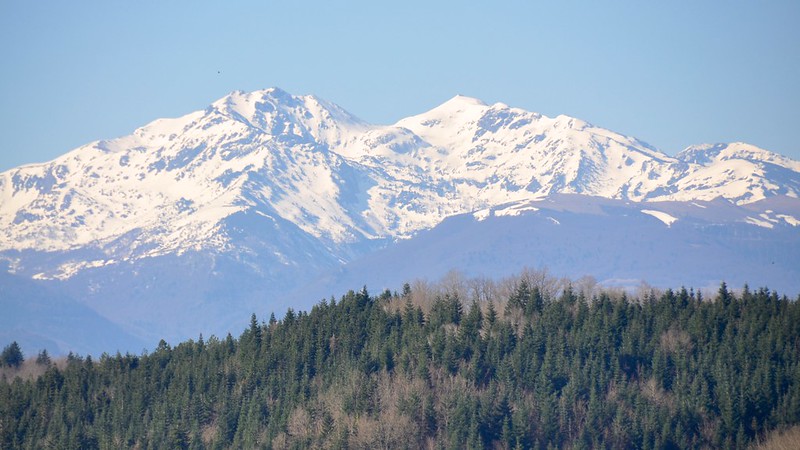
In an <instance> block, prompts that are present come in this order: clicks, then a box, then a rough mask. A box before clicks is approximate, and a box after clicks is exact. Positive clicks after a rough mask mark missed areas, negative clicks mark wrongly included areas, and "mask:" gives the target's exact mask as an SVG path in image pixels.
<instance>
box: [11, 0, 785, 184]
mask: <svg viewBox="0 0 800 450" xmlns="http://www.w3.org/2000/svg"><path fill="white" fill-rule="evenodd" d="M278 3H280V4H278ZM798 24H800V2H798V1H795V0H789V1H764V2H756V1H736V0H733V1H704V0H700V1H659V2H651V1H641V0H639V1H628V2H623V1H613V0H611V1H551V2H539V1H530V0H529V1H500V2H488V1H480V2H469V1H463V0H462V1H458V2H433V1H420V2H417V1H402V2H393V3H392V4H384V3H383V2H376V1H374V0H372V1H364V2H360V1H358V2H356V1H344V0H343V1H320V2H309V1H306V2H303V1H298V2H272V1H253V2H245V1H238V2H237V1H226V2H221V1H214V2H204V1H196V0H195V1H177V0H170V1H163V0H159V1H135V2H132V1H109V0H104V1H22V0H2V1H0V99H1V101H0V135H2V141H0V142H2V143H1V144H0V170H6V169H9V168H11V167H14V166H18V165H21V164H26V163H31V162H42V161H47V160H50V159H53V158H55V157H56V156H59V155H61V154H63V153H66V152H67V151H69V150H71V149H73V148H75V147H77V146H79V145H82V144H85V143H88V142H90V141H93V140H96V139H108V138H114V137H118V136H122V135H125V134H129V133H130V132H132V131H133V130H134V129H135V128H137V127H139V126H142V125H144V124H146V123H148V122H150V121H151V120H154V119H157V118H160V117H177V116H180V115H183V114H186V113H189V112H192V111H195V110H198V109H202V108H204V107H206V106H207V105H208V104H210V103H211V102H212V101H214V100H216V99H217V98H219V97H222V96H224V95H225V94H227V93H229V92H231V91H234V90H239V89H241V90H245V91H249V90H256V89H262V88H267V87H272V86H278V87H281V88H283V89H284V90H286V91H289V92H290V93H293V94H315V95H318V96H319V97H322V98H324V99H327V100H329V101H332V102H334V103H337V104H339V105H340V106H342V107H344V108H345V109H347V110H348V111H350V112H351V113H353V114H355V115H356V116H359V117H361V118H362V119H364V120H366V121H368V122H372V123H376V124H390V123H394V122H395V121H397V120H398V119H400V118H402V117H405V116H408V115H412V114H418V113H421V112H424V111H426V110H428V109H430V108H432V107H434V106H436V105H438V104H440V103H442V102H444V101H446V100H447V99H449V98H451V97H452V96H454V95H456V94H462V95H467V96H471V97H477V98H480V99H482V100H483V101H485V102H487V103H494V102H503V103H506V104H508V105H510V106H515V107H520V108H524V109H527V110H530V111H537V112H540V113H543V114H545V115H548V116H555V115H558V114H567V115H571V116H575V117H579V118H581V119H584V120H587V121H589V122H591V123H594V124H595V125H598V126H602V127H605V128H610V129H612V130H614V131H617V132H620V133H622V134H626V135H631V136H635V137H638V138H640V139H642V140H644V141H646V142H649V143H650V144H652V145H654V146H655V147H657V148H659V149H661V150H663V151H664V152H666V153H668V154H675V153H677V152H678V151H680V150H682V149H683V148H684V147H686V146H688V145H690V144H698V143H706V142H730V141H744V142H749V143H751V144H755V145H758V146H760V147H763V148H766V149H768V150H772V151H775V152H778V153H782V154H784V155H787V156H790V157H792V158H795V159H800V145H798V143H797V140H796V135H797V133H798V131H800V126H799V125H798V119H800V113H798V107H800V25H798Z"/></svg>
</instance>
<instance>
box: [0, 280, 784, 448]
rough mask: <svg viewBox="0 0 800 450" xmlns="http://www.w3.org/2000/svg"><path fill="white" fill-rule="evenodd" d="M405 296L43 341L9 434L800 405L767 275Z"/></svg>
mask: <svg viewBox="0 0 800 450" xmlns="http://www.w3.org/2000/svg"><path fill="white" fill-rule="evenodd" d="M411 296H412V293H411V290H410V287H409V286H408V285H406V286H404V287H403V292H402V294H401V295H400V296H398V295H397V294H392V293H391V292H389V291H385V292H384V293H382V294H381V295H380V296H379V297H370V296H369V294H368V293H367V291H366V288H365V289H363V290H361V291H359V292H352V291H351V292H349V293H348V294H347V295H345V296H343V297H342V298H341V299H340V300H339V301H338V302H336V301H333V300H331V301H329V302H328V301H323V302H321V303H319V304H317V305H316V306H314V307H313V308H312V310H311V311H310V312H296V311H293V310H291V309H290V310H289V311H287V313H286V316H285V317H284V319H283V320H282V321H278V320H276V319H275V317H274V316H271V317H270V319H269V321H268V322H267V323H263V322H262V323H259V322H258V320H257V318H256V316H255V314H254V315H253V316H252V317H251V321H250V326H249V327H248V328H247V329H246V330H244V332H243V333H242V335H241V336H240V337H239V338H238V339H234V338H233V337H232V336H230V335H228V336H227V337H226V338H224V339H221V340H220V339H218V338H216V337H214V336H212V337H210V338H208V339H207V340H203V338H202V336H201V337H200V339H199V340H198V341H196V342H195V341H188V342H184V343H180V344H178V345H176V346H174V347H171V346H170V345H169V344H167V343H166V342H164V341H161V342H160V343H159V345H158V346H157V347H156V349H155V350H154V351H153V352H152V353H150V354H144V355H138V356H137V355H130V354H128V355H120V354H117V355H115V356H110V355H103V356H102V357H101V358H100V359H99V360H97V361H94V360H92V359H91V358H88V357H87V358H82V357H80V356H77V355H70V356H69V357H68V358H67V359H66V360H61V361H50V358H49V356H47V354H46V353H45V352H42V353H40V354H39V357H37V359H36V360H37V363H38V364H37V367H39V369H38V370H39V371H40V374H39V375H36V376H30V377H28V378H26V379H23V378H20V377H8V376H6V377H5V379H4V381H3V382H0V448H12V449H13V448H184V449H215V448H485V449H492V448H505V449H511V448H523V449H528V448H541V449H545V448H702V447H708V448H743V447H745V446H747V445H748V444H749V443H751V442H752V441H753V440H754V439H755V438H756V436H760V435H763V434H764V433H765V432H767V431H769V430H772V429H775V428H779V427H782V426H786V425H791V424H797V423H800V304H798V302H796V301H789V300H787V299H786V298H785V297H784V298H779V297H778V295H777V294H775V293H773V292H770V291H768V290H766V289H760V290H758V291H750V290H749V289H747V288H746V289H744V290H743V292H742V293H741V295H738V294H735V293H733V292H731V291H729V290H728V289H727V287H726V286H724V285H723V286H722V287H721V288H720V290H719V293H718V296H717V297H716V298H715V299H712V300H710V301H702V300H701V299H700V298H699V297H698V296H697V295H695V293H694V292H693V291H687V290H686V289H681V290H680V291H677V292H673V291H667V292H665V293H664V294H662V295H661V296H655V295H648V296H647V297H646V298H643V299H641V300H638V299H637V300H630V299H628V298H626V297H625V296H624V295H622V296H620V295H616V296H614V295H611V294H609V293H599V294H597V295H596V296H595V297H592V298H590V299H589V298H585V297H583V296H582V294H579V293H575V292H573V291H572V290H571V289H565V290H564V291H563V292H562V293H561V294H560V295H558V296H556V297H555V298H550V297H549V296H548V295H546V294H544V293H543V291H541V290H540V289H539V288H537V287H533V286H530V285H527V284H519V285H518V286H517V288H516V289H515V290H514V291H513V294H512V296H511V297H510V298H509V299H507V300H508V301H507V302H505V301H503V299H499V300H500V302H499V303H500V304H501V305H502V304H503V303H505V307H504V308H500V311H504V312H500V313H498V312H497V310H496V309H495V304H494V303H492V302H485V301H484V302H483V303H479V302H470V303H469V304H468V305H463V304H462V302H461V301H460V300H459V298H458V296H456V295H442V296H439V297H436V298H435V299H434V300H432V301H431V302H430V303H429V304H426V305H423V306H424V308H421V307H420V306H417V305H415V304H414V303H412V301H411ZM423 310H429V311H430V313H429V314H427V315H425V314H423ZM15 361H18V362H16V363H15ZM22 361H23V360H22V355H21V352H19V347H18V346H15V344H11V345H9V346H8V347H6V350H4V352H3V363H4V364H5V365H8V366H14V367H18V366H19V365H20V364H22ZM6 370H7V369H6ZM7 373H8V372H6V374H7Z"/></svg>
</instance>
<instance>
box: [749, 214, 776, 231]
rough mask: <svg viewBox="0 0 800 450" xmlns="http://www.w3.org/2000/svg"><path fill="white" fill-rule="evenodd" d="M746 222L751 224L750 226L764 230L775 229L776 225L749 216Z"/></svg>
mask: <svg viewBox="0 0 800 450" xmlns="http://www.w3.org/2000/svg"><path fill="white" fill-rule="evenodd" d="M744 221H745V222H747V223H749V224H752V225H757V226H759V227H763V228H773V227H774V226H775V225H773V224H772V223H770V222H768V221H766V220H762V219H756V218H755V217H751V216H747V218H746V219H745V220H744Z"/></svg>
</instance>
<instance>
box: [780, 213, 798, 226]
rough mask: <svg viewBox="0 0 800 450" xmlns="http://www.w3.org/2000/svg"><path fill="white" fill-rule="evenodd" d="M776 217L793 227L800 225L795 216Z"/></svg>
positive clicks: (782, 215) (783, 215) (781, 215)
mask: <svg viewBox="0 0 800 450" xmlns="http://www.w3.org/2000/svg"><path fill="white" fill-rule="evenodd" d="M776 217H777V218H779V219H783V220H784V222H786V223H788V224H789V225H791V226H793V227H796V226H798V225H800V220H797V218H796V217H794V216H790V215H788V214H778V215H777V216H776Z"/></svg>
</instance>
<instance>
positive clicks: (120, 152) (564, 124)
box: [0, 88, 800, 335]
mask: <svg viewBox="0 0 800 450" xmlns="http://www.w3.org/2000/svg"><path fill="white" fill-rule="evenodd" d="M557 194H579V195H583V196H593V197H597V198H606V199H612V200H615V201H620V202H623V204H625V205H631V204H632V205H634V207H635V208H639V210H641V211H642V212H645V214H649V215H650V216H651V217H655V218H658V219H659V220H661V221H662V222H664V224H667V225H670V224H671V223H672V222H671V220H673V221H674V220H683V219H682V218H677V217H673V216H672V215H670V214H669V213H666V212H663V211H661V210H658V209H657V208H655V207H651V206H648V205H651V204H654V203H653V202H668V201H679V202H701V201H712V200H715V199H716V200H717V201H723V202H725V203H726V204H729V205H731V207H733V208H739V209H737V211H739V212H738V213H736V214H733V215H731V216H730V217H728V218H726V219H725V220H733V221H735V222H736V223H742V224H749V226H760V227H762V228H764V227H767V228H774V227H783V228H786V229H788V230H790V231H789V235H790V236H792V235H794V236H797V235H798V234H800V233H797V232H796V231H794V230H800V229H798V228H796V227H797V226H798V225H800V208H798V204H799V203H798V201H797V199H798V197H800V195H799V194H800V162H797V161H794V160H791V159H789V158H785V157H783V156H780V155H777V154H774V153H771V152H769V151H766V150H763V149H760V148H757V147H755V146H752V145H748V144H743V143H733V144H717V145H698V146H693V147H690V148H688V149H686V150H684V151H683V152H681V153H678V154H677V155H676V156H674V157H672V156H669V155H667V154H665V153H662V152H660V151H659V150H657V149H655V148H653V147H651V146H649V145H647V144H646V143H644V142H642V141H639V140H637V139H635V138H631V137H627V136H624V135H621V134H618V133H615V132H612V131H609V130H605V129H603V128H599V127H596V126H593V125H591V124H589V123H586V122H584V121H581V120H579V119H576V118H572V117H567V116H558V117H555V118H549V117H546V116H543V115H541V114H538V113H534V112H528V111H525V110H522V109H518V108H512V107H509V106H507V105H504V104H502V103H497V104H494V105H487V104H484V103H483V102H481V101H479V100H476V99H473V98H469V97H463V96H456V97H454V98H453V99H451V100H449V101H447V102H445V103H444V104H442V105H440V106H438V107H436V108H434V109H432V110H430V111H427V112H425V113H422V114H420V115H417V116H412V117H408V118H405V119H402V120H400V121H398V122H397V123H395V124H394V125H388V126H377V125H370V124H367V123H365V122H363V121H362V120H360V119H358V118H356V117H354V116H353V115H351V114H350V113H348V112H347V111H345V110H343V109H342V108H340V107H338V106H336V105H334V104H332V103H329V102H326V101H324V100H321V99H318V98H316V97H314V96H293V95H290V94H288V93H286V92H284V91H282V90H280V89H275V88H273V89H267V90H263V91H257V92H252V93H244V92H234V93H232V94H230V95H228V96H226V97H224V98H222V99H220V100H218V101H216V102H214V103H213V104H211V105H210V106H209V107H208V108H206V109H205V110H203V111H197V112H194V113H191V114H187V115H185V116H183V117H179V118H175V119H161V120H156V121H154V122H152V123H150V124H148V125H145V126H144V127H142V128H139V129H137V130H136V131H134V132H133V133H132V134H131V135H129V136H124V137H121V138H118V139H112V140H105V141H97V142H93V143H90V144H87V145H85V146H83V147H80V148H78V149H75V150H73V151H71V152H69V153H67V154H65V155H63V156H61V157H59V158H57V159H55V160H53V161H51V162H48V163H44V164H33V165H27V166H23V167H19V168H16V169H13V170H9V171H6V172H4V173H1V174H0V259H2V260H5V261H6V262H7V264H8V267H9V269H8V271H9V272H10V273H14V274H16V275H17V276H24V277H28V278H34V279H38V280H50V282H51V283H57V282H59V281H58V280H61V282H63V283H65V286H67V287H68V288H67V290H68V291H71V293H72V294H73V295H74V296H75V297H76V298H80V299H81V300H82V301H84V302H85V303H87V304H89V305H90V306H92V307H93V308H95V309H96V310H98V311H100V312H101V313H102V314H103V315H105V316H106V317H110V318H112V319H116V320H118V321H119V319H120V317H135V316H136V314H137V312H136V311H139V310H138V309H137V308H136V307H135V305H136V304H144V303H145V300H143V297H144V296H149V297H148V299H151V301H155V300H152V299H158V298H164V296H165V294H164V292H166V291H165V289H166V290H168V291H169V292H170V294H169V295H168V296H167V297H169V298H170V299H173V300H172V301H173V302H176V303H175V304H182V305H183V303H180V301H178V300H175V298H177V297H181V295H182V294H181V291H180V289H178V288H175V287H174V286H172V285H170V286H172V287H168V288H167V287H165V286H164V285H163V284H164V283H166V281H164V279H163V278H164V277H163V276H165V275H167V274H171V275H172V276H173V277H201V275H198V274H203V275H202V277H203V281H202V283H199V284H197V285H196V286H194V288H196V289H197V292H194V293H193V295H195V297H196V298H206V299H207V300H208V301H212V297H213V298H218V297H220V296H219V295H217V294H219V292H223V291H224V292H226V294H225V295H222V297H224V299H225V301H229V302H235V301H237V300H236V299H234V298H233V297H234V294H232V292H233V291H231V290H226V288H225V287H224V283H225V282H229V281H230V277H231V276H233V275H232V274H236V276H237V277H244V278H246V279H247V280H249V281H247V282H242V283H240V287H242V286H248V288H247V290H248V292H249V294H248V295H250V297H249V298H250V300H248V301H247V302H244V303H245V304H246V305H247V306H248V307H250V306H252V305H253V302H255V301H257V300H256V298H255V296H257V295H267V294H268V293H270V292H276V290H278V289H289V288H290V287H291V285H292V284H293V283H297V282H299V281H298V280H301V279H305V278H303V277H306V278H307V277H308V276H309V274H311V273H314V274H316V273H323V272H325V271H327V270H331V269H333V270H336V268H338V267H339V266H340V265H341V264H342V263H347V262H349V261H354V260H357V259H359V258H361V257H362V256H364V255H367V254H369V253H370V252H372V251H374V250H375V249H379V248H384V247H386V246H387V245H391V244H390V243H391V242H396V241H404V240H408V239H411V238H413V237H414V236H416V235H418V234H419V233H420V232H422V231H423V230H428V229H432V228H434V227H436V226H438V225H439V224H441V223H442V222H443V221H444V220H445V219H447V218H449V217H454V216H458V215H464V214H473V215H474V217H475V218H476V219H481V220H485V219H486V218H492V217H500V216H509V215H512V216H513V215H519V214H522V213H525V212H526V211H535V210H537V207H536V206H532V205H534V204H535V203H536V202H540V201H542V200H544V199H547V198H554V197H553V196H555V195H557ZM772 198H778V199H785V200H784V201H782V202H777V203H775V202H773V203H775V204H778V205H780V206H779V207H775V206H773V207H771V208H769V209H767V208H761V206H756V207H753V206H752V205H761V203H760V201H762V200H765V199H772ZM637 205H641V206H637ZM748 205H750V206H751V207H750V209H748V208H747V206H748ZM626 208H627V206H626ZM753 208H756V209H757V210H753ZM646 211H650V212H649V213H648V212H646ZM731 217H733V219H731ZM669 218H672V219H669ZM703 220H704V221H705V222H704V223H711V222H713V220H711V219H709V218H708V217H705V218H704V219H703ZM709 221H710V222H709ZM787 227H788V228H787ZM792 233H794V234H792ZM148 261H152V262H148ZM154 267H159V269H158V270H155V269H154ZM177 268H180V269H177ZM243 268H244V269H243ZM301 273H302V274H303V275H302V276H301ZM110 274H113V276H111V275H110ZM143 274H150V275H148V276H149V277H150V278H147V279H148V280H149V281H148V282H143V281H142V280H141V279H139V278H136V277H144V275H143ZM159 274H161V275H162V277H159V276H158V275H159ZM421 275H423V274H421ZM123 280H124V281H123ZM131 280H133V281H131ZM137 280H138V281H137ZM214 280H217V281H214ZM364 281H365V282H366V281H368V280H364ZM120 283H128V284H130V286H129V289H127V290H126V292H124V293H122V294H119V295H121V296H122V297H119V296H118V297H114V296H113V295H111V296H109V292H112V291H114V289H115V286H119V285H120ZM173 284H174V283H173ZM266 284H268V285H270V286H271V287H270V288H265V287H264V285H266ZM203 286H205V287H203ZM254 286H258V288H255V287H254ZM243 289H244V288H243ZM210 292H213V293H215V294H214V295H212V294H209V293H210ZM240 294H242V293H240ZM215 295H216V297H215ZM242 295H244V294H242ZM109 297H114V298H117V300H114V298H111V299H109ZM123 297H124V301H123V300H120V299H122V298H123ZM122 303H124V304H125V305H126V307H125V308H124V310H125V311H126V312H125V313H124V314H122V313H121V312H120V311H121V309H120V304H122ZM131 305H134V306H131ZM184 306H185V305H184ZM243 307H244V306H243ZM212 309H214V308H212ZM223 309H225V308H223ZM215 310H217V309H215ZM176 311H177V310H176ZM237 313H238V311H237ZM141 317H144V316H141ZM142 320H143V321H146V320H145V319H142ZM126 325H127V326H128V328H134V329H135V328H137V327H138V326H139V325H132V324H131V323H128V324H126ZM141 326H142V327H144V328H147V325H141ZM151 329H152V327H151ZM143 335H147V333H143Z"/></svg>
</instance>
